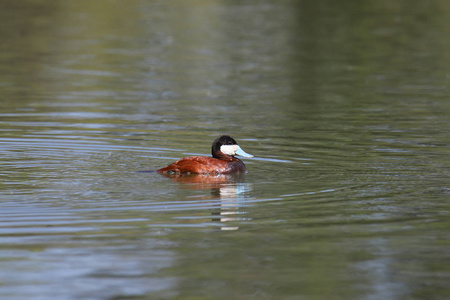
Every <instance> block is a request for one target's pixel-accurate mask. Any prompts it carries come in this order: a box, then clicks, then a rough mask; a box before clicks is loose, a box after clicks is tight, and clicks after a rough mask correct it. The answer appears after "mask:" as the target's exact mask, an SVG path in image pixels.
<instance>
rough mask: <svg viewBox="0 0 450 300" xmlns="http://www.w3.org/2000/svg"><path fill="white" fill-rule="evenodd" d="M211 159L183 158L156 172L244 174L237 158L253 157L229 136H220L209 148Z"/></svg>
mask: <svg viewBox="0 0 450 300" xmlns="http://www.w3.org/2000/svg"><path fill="white" fill-rule="evenodd" d="M211 153H212V157H209V156H190V157H184V158H181V159H179V160H177V161H176V162H174V163H172V164H170V165H168V166H167V167H164V168H161V169H158V170H156V172H158V173H161V174H230V173H240V172H246V168H245V164H244V163H243V162H242V161H241V160H240V159H238V158H236V157H234V156H235V155H239V156H242V157H253V155H251V154H248V153H246V152H245V151H244V150H242V148H241V147H240V146H239V145H238V143H237V142H236V141H235V140H234V139H233V138H232V137H231V136H229V135H221V136H219V137H218V138H216V139H215V140H214V142H213V143H212V146H211Z"/></svg>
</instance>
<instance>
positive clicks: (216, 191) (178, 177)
mask: <svg viewBox="0 0 450 300" xmlns="http://www.w3.org/2000/svg"><path fill="white" fill-rule="evenodd" d="M162 175H163V176H165V177H168V178H170V179H172V180H173V181H175V182H177V183H180V184H182V187H183V188H188V189H204V190H210V191H211V195H210V196H209V195H208V196H206V195H203V196H202V197H201V198H199V199H201V200H206V201H207V200H213V202H217V201H216V200H219V206H220V208H219V210H218V211H213V212H211V215H212V220H213V221H218V222H222V223H225V222H230V221H244V220H250V218H249V217H244V216H241V215H245V214H247V212H245V211H242V208H243V207H245V202H246V200H245V197H248V195H249V193H250V191H251V190H252V188H251V184H250V183H246V182H245V174H244V173H235V174H217V175H209V174H162ZM185 219H189V218H188V217H185ZM194 219H198V218H195V217H194ZM237 229H239V227H238V226H226V225H225V224H224V225H223V226H221V230H237Z"/></svg>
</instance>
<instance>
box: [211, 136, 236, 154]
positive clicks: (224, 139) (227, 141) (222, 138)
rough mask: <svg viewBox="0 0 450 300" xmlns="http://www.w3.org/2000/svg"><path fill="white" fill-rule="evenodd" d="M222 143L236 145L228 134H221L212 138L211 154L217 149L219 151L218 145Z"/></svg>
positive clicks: (220, 145)
mask: <svg viewBox="0 0 450 300" xmlns="http://www.w3.org/2000/svg"><path fill="white" fill-rule="evenodd" d="M223 145H237V143H236V141H235V140H234V139H233V138H232V137H231V136H229V135H221V136H219V137H218V138H217V139H215V140H214V142H213V143H212V147H211V152H212V155H213V156H214V153H216V152H217V151H220V147H222V146H223Z"/></svg>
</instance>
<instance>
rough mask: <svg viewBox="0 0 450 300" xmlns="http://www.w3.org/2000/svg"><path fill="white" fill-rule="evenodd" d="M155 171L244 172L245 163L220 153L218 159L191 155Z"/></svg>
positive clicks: (195, 172) (197, 172) (193, 172)
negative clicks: (220, 155)
mask: <svg viewBox="0 0 450 300" xmlns="http://www.w3.org/2000/svg"><path fill="white" fill-rule="evenodd" d="M156 171H157V172H160V173H169V172H174V173H192V174H206V173H210V174H228V173H233V172H245V165H244V163H243V162H242V161H241V160H239V159H237V158H235V157H231V156H226V155H222V157H221V158H220V159H219V158H214V157H207V156H191V157H185V158H182V159H180V160H177V161H176V162H174V163H173V164H170V165H168V166H167V167H165V168H162V169H159V170H156Z"/></svg>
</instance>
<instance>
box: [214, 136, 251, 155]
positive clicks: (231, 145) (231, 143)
mask: <svg viewBox="0 0 450 300" xmlns="http://www.w3.org/2000/svg"><path fill="white" fill-rule="evenodd" d="M218 151H220V152H222V153H223V154H225V155H229V156H235V155H239V156H243V157H253V155H251V154H248V153H246V152H245V151H244V150H242V148H241V147H239V145H238V144H237V143H236V141H235V140H234V139H233V138H232V137H231V136H229V135H221V136H219V137H218V138H217V139H215V140H214V142H213V143H212V147H211V152H212V156H213V157H215V158H219V157H218V154H217V153H218Z"/></svg>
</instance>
